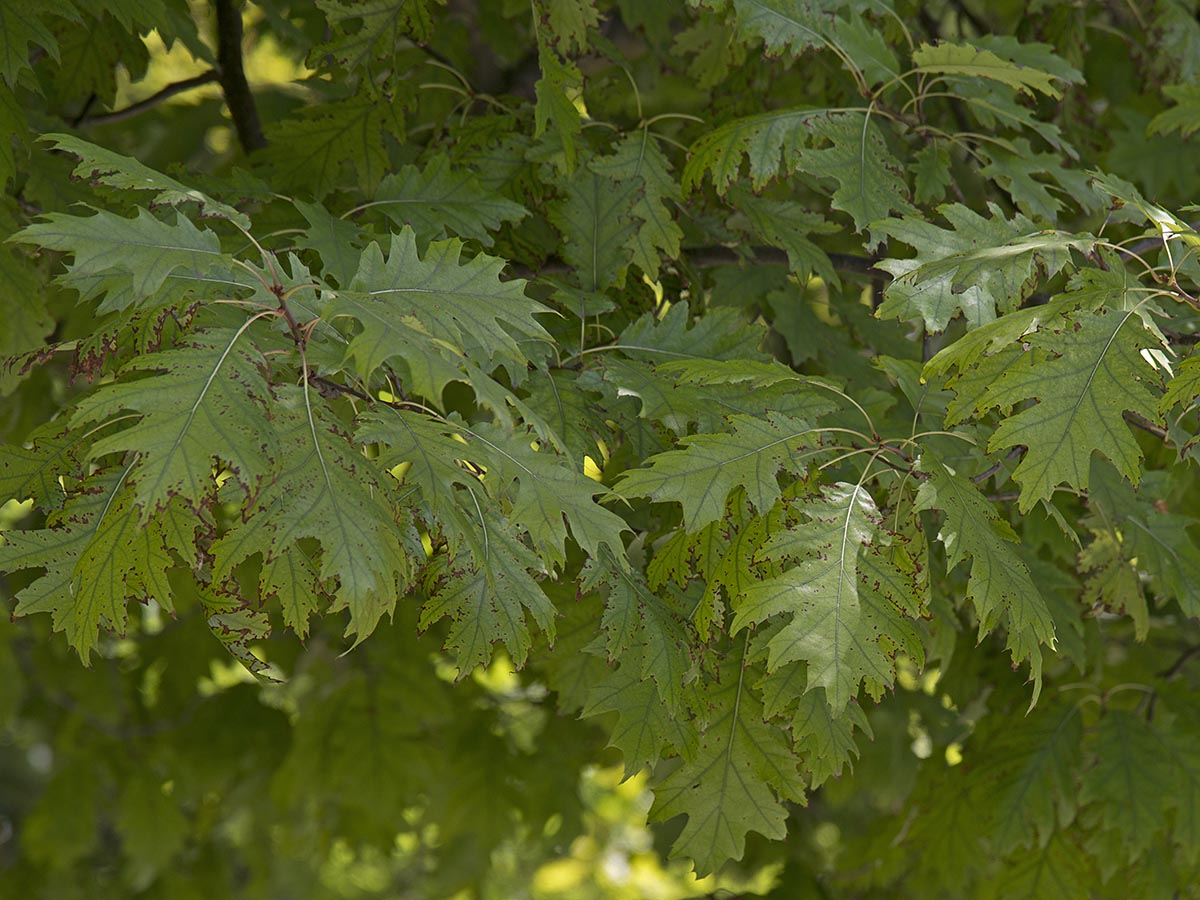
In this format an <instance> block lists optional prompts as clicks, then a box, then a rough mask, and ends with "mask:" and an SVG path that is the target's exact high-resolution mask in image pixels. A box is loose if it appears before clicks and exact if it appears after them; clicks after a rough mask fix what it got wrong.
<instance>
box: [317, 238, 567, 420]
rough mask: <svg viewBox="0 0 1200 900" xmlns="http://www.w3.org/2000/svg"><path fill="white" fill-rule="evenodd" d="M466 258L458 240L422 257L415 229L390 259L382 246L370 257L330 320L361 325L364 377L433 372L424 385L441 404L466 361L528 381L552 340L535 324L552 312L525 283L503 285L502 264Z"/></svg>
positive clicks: (357, 355)
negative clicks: (385, 368) (389, 368)
mask: <svg viewBox="0 0 1200 900" xmlns="http://www.w3.org/2000/svg"><path fill="white" fill-rule="evenodd" d="M461 253H462V242H461V241H459V240H449V241H434V242H433V243H432V244H430V245H429V249H428V250H427V251H426V253H425V254H424V256H423V257H422V256H420V255H419V254H418V253H417V243H416V234H415V233H414V232H413V230H412V229H411V228H408V227H406V228H405V229H404V230H403V231H401V232H400V234H397V235H393V236H392V242H391V246H390V248H389V250H388V253H387V255H386V257H385V255H384V252H383V250H381V249H380V247H379V245H378V244H375V243H372V244H370V245H368V246H367V248H366V249H365V250H364V251H363V254H362V258H361V260H360V262H359V267H358V273H357V274H356V275H355V276H354V280H353V281H352V282H351V284H350V287H349V289H348V290H342V291H338V292H336V293H335V294H334V295H333V296H332V297H331V298H330V300H329V302H328V303H327V304H326V307H325V316H326V317H328V318H337V317H339V316H350V317H353V318H355V319H357V320H358V321H359V322H360V323H361V324H362V331H361V332H360V333H359V334H358V335H356V336H355V337H354V338H353V339H352V340H351V342H350V346H349V348H348V350H347V354H348V355H349V356H350V357H352V358H353V359H354V360H355V362H356V363H357V367H358V369H359V371H360V372H361V374H362V375H363V376H364V377H369V376H370V375H371V373H373V372H374V371H375V370H376V369H378V368H379V367H380V366H381V365H383V364H384V363H385V362H387V361H388V360H390V359H392V358H393V357H397V356H399V357H401V358H403V359H404V362H405V364H406V366H407V368H408V370H409V372H410V373H411V374H412V375H413V376H414V377H416V376H417V375H419V374H420V372H421V371H422V366H428V367H429V371H430V372H431V373H432V374H431V375H430V376H428V377H424V378H421V379H420V380H419V381H418V385H419V387H420V388H421V390H422V393H425V394H426V396H429V397H430V398H431V399H433V400H435V401H440V397H441V391H442V388H443V387H444V386H445V383H446V382H447V381H449V380H451V379H452V378H455V377H457V375H456V374H454V373H455V372H457V369H456V368H454V363H456V362H457V360H458V359H460V358H463V357H466V358H470V359H472V360H474V361H475V362H477V363H487V364H495V363H500V364H503V365H504V366H505V367H506V368H507V370H508V374H509V377H510V378H511V379H512V380H513V381H514V382H519V381H520V380H521V379H522V378H523V377H524V374H525V367H526V365H527V363H528V361H529V359H530V358H531V357H533V358H536V357H537V356H539V355H540V353H539V352H538V346H539V344H540V343H541V342H543V341H546V340H548V339H549V335H548V334H547V333H546V331H545V330H544V329H543V328H542V326H541V325H540V324H539V323H538V322H537V320H536V319H534V318H533V315H534V314H535V313H538V312H544V311H546V310H545V307H543V306H542V305H541V304H539V303H537V302H536V301H533V300H531V299H529V298H528V297H526V296H525V291H524V282H523V281H520V280H514V281H507V282H502V281H500V277H499V276H500V271H501V268H502V266H503V263H502V261H501V260H498V259H495V258H493V257H490V256H484V255H482V254H481V255H479V256H476V257H475V258H474V259H472V260H470V261H468V262H465V263H464V262H462V261H461V260H460V254H461ZM447 350H448V351H449V352H450V353H451V354H453V355H452V356H451V357H450V360H447V359H446V358H445V357H444V356H443V353H444V352H446V351H447Z"/></svg>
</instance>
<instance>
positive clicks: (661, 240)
mask: <svg viewBox="0 0 1200 900" xmlns="http://www.w3.org/2000/svg"><path fill="white" fill-rule="evenodd" d="M652 137H653V136H652V135H651V133H650V131H649V130H648V129H643V130H642V131H641V133H640V134H637V133H635V134H631V135H630V136H629V137H627V138H625V140H623V141H621V142H620V143H619V144H618V145H617V146H616V149H615V151H614V152H613V153H612V154H611V155H610V156H603V157H596V158H595V159H593V160H592V161H591V163H589V165H588V168H590V169H591V170H592V171H593V172H595V173H596V174H597V175H602V176H605V177H608V178H611V179H613V181H615V182H617V183H618V184H622V183H630V184H633V185H635V187H636V191H635V193H634V195H633V196H634V201H633V203H632V205H631V206H630V207H629V214H630V215H632V216H633V217H634V218H636V219H640V220H641V224H640V225H639V226H638V227H637V231H636V232H635V233H634V234H633V235H631V236H630V237H629V238H628V239H627V241H626V246H627V247H628V248H629V250H630V251H631V252H632V253H633V264H634V265H636V266H637V267H638V268H639V269H641V270H642V271H643V272H645V273H646V274H647V275H648V276H650V278H652V279H657V278H658V274H659V267H660V266H661V265H662V260H663V256H666V257H667V258H668V259H675V258H677V257H678V256H679V250H680V241H681V240H682V239H683V231H682V230H681V229H680V227H679V226H678V225H677V224H676V223H675V219H674V211H673V208H672V207H673V204H676V203H678V202H679V201H681V200H682V199H683V191H682V190H681V189H680V187H679V182H677V181H676V180H675V178H674V177H673V176H672V174H671V171H670V166H669V164H668V162H667V159H666V157H665V156H663V153H662V151H661V150H660V149H659V148H658V143H657V141H655V140H653V139H652ZM585 283H586V282H585Z"/></svg>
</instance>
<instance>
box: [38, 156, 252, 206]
mask: <svg viewBox="0 0 1200 900" xmlns="http://www.w3.org/2000/svg"><path fill="white" fill-rule="evenodd" d="M42 140H44V141H49V142H50V143H52V144H53V145H54V149H55V150H62V151H65V152H67V153H71V154H74V155H75V156H78V157H79V164H78V165H77V166H76V167H75V171H74V173H73V174H74V176H75V177H76V178H86V179H88V180H89V181H91V182H92V183H94V184H104V185H108V186H109V187H115V188H121V189H123V190H134V191H155V194H154V196H153V197H152V198H151V199H150V205H151V206H152V207H153V206H180V205H182V204H184V203H195V204H197V205H198V206H199V208H200V215H201V216H217V217H220V218H222V219H228V220H229V221H230V222H233V223H234V224H235V225H238V226H240V227H241V228H249V227H250V217H249V216H247V215H246V214H245V213H242V212H239V211H238V210H236V209H234V208H233V207H232V206H230V205H228V204H227V203H221V202H219V201H217V200H214V199H213V198H212V197H210V196H208V195H207V194H205V193H204V192H203V191H199V190H197V189H196V188H190V187H188V186H187V185H185V184H182V183H181V182H179V181H177V180H175V179H174V178H171V177H170V176H168V175H163V174H162V173H161V172H157V171H155V170H154V169H151V168H150V167H149V166H147V165H145V164H144V163H141V162H139V161H138V160H136V159H134V158H133V157H132V156H123V155H122V154H120V153H114V152H113V151H112V150H109V149H107V148H105V147H100V146H97V145H96V144H92V143H89V142H88V141H84V140H80V139H79V138H77V137H74V136H72V135H69V134H46V135H43V136H42Z"/></svg>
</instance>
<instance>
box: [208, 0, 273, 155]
mask: <svg viewBox="0 0 1200 900" xmlns="http://www.w3.org/2000/svg"><path fill="white" fill-rule="evenodd" d="M213 5H214V6H216V9H217V63H218V65H219V68H220V82H221V90H222V91H224V93H225V105H226V106H228V107H229V115H230V116H232V117H233V125H234V127H235V128H236V129H237V134H238V143H240V144H241V145H242V150H243V151H244V152H246V153H249V152H250V151H252V150H260V149H262V148H263V147H265V146H267V139H266V137H264V136H263V131H262V125H261V124H260V123H259V120H258V108H257V107H256V106H255V105H254V94H252V93H251V92H250V85H249V83H248V82H247V81H246V71H245V69H243V68H242V13H241V10H240V9H235V8H234V0H213Z"/></svg>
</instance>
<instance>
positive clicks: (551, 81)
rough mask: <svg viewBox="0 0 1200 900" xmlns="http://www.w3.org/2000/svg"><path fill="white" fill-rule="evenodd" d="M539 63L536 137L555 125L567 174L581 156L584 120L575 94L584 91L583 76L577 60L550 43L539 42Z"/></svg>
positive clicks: (535, 120) (534, 133)
mask: <svg viewBox="0 0 1200 900" xmlns="http://www.w3.org/2000/svg"><path fill="white" fill-rule="evenodd" d="M538 65H539V66H540V67H541V70H542V77H541V78H539V79H538V82H537V84H536V85H535V86H534V91H535V93H536V95H537V105H536V106H535V107H534V129H533V136H534V137H535V138H539V137H541V136H542V135H544V134H545V133H546V132H547V130H549V129H550V128H551V127H553V130H554V132H555V135H556V137H558V139H559V141H560V142H561V146H562V152H563V160H564V162H565V166H566V170H567V172H568V173H570V172H573V171H574V170H575V162H576V160H577V159H578V157H579V147H578V143H577V142H578V140H579V133H580V131H581V130H582V128H583V119H582V116H581V115H580V112H579V109H578V107H576V106H575V104H574V102H572V97H574V96H579V95H580V94H581V93H582V91H583V76H582V75H581V74H580V73H579V67H578V66H576V65H575V63H573V62H571V61H569V60H564V59H562V58H561V57H560V56H559V55H558V54H557V53H555V52H554V50H552V49H551V48H550V46H549V45H548V44H539V45H538Z"/></svg>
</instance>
